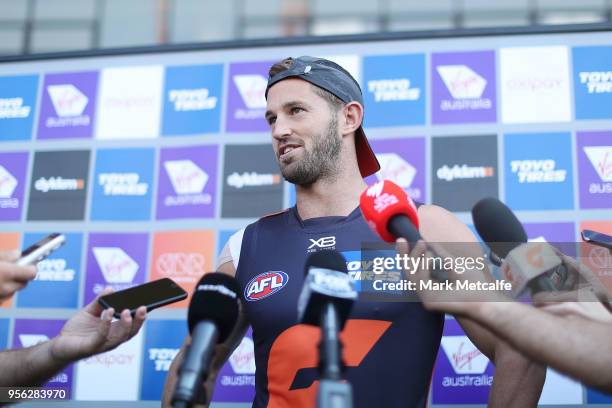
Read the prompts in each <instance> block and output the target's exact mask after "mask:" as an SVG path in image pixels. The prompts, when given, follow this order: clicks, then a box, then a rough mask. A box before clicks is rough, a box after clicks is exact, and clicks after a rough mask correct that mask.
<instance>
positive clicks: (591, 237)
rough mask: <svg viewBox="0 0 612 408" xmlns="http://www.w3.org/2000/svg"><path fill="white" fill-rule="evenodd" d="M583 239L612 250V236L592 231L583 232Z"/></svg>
mask: <svg viewBox="0 0 612 408" xmlns="http://www.w3.org/2000/svg"><path fill="white" fill-rule="evenodd" d="M582 239H583V240H584V241H586V242H589V243H591V244H595V245H599V246H602V247H606V248H608V249H610V250H612V236H610V235H606V234H603V233H601V232H597V231H592V230H582Z"/></svg>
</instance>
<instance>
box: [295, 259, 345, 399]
mask: <svg viewBox="0 0 612 408" xmlns="http://www.w3.org/2000/svg"><path fill="white" fill-rule="evenodd" d="M305 272H306V280H305V281H304V287H303V288H302V293H301V294H300V298H299V301H298V320H299V322H300V323H305V324H311V325H315V326H320V327H321V342H320V343H319V372H320V373H321V381H320V383H319V390H318V392H317V407H319V408H350V407H352V406H353V391H352V388H351V385H350V384H349V383H348V382H346V381H342V371H343V368H344V364H343V361H342V342H341V341H340V338H339V333H340V331H341V330H342V328H343V327H344V325H345V323H346V320H347V319H348V315H349V313H350V311H351V308H352V306H353V302H354V301H355V300H356V299H357V291H356V290H355V281H353V278H351V277H350V276H349V275H348V271H347V267H346V259H345V258H344V257H343V256H342V255H341V254H340V253H339V252H337V251H333V250H330V251H325V250H324V251H319V252H315V253H313V254H311V255H310V256H309V257H308V259H307V260H306V267H305Z"/></svg>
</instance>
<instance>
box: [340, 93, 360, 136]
mask: <svg viewBox="0 0 612 408" xmlns="http://www.w3.org/2000/svg"><path fill="white" fill-rule="evenodd" d="M340 114H341V115H342V119H343V120H342V122H341V125H340V132H341V133H342V136H346V135H350V134H352V133H354V132H355V131H356V130H357V129H359V126H361V122H362V121H363V106H361V104H360V103H359V102H355V101H353V102H349V103H347V104H346V105H344V107H343V108H342V111H341V112H340Z"/></svg>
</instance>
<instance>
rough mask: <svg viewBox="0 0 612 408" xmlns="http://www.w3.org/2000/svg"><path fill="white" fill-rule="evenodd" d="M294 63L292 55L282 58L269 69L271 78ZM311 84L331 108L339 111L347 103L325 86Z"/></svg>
mask: <svg viewBox="0 0 612 408" xmlns="http://www.w3.org/2000/svg"><path fill="white" fill-rule="evenodd" d="M292 65H293V58H291V57H289V58H285V59H283V60H280V61H278V62H277V63H275V64H274V65H272V66H271V67H270V70H269V71H268V76H269V77H270V78H271V77H273V76H274V75H276V74H278V73H279V72H283V71H286V70H288V69H289V68H291V66H292ZM310 85H311V86H312V89H313V91H314V92H315V93H316V94H317V95H319V96H320V97H321V98H323V99H325V101H326V102H327V105H328V106H329V108H330V109H331V110H333V111H338V110H340V109H341V108H342V107H343V106H344V105H345V103H344V102H342V100H341V99H340V98H338V97H337V96H336V95H334V94H333V93H331V92H329V91H326V90H325V89H323V88H319V87H318V86H316V85H313V84H310Z"/></svg>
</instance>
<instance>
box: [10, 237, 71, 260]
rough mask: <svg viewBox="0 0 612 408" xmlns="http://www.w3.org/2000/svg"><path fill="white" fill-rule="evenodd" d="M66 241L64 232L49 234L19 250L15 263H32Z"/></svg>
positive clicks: (43, 257)
mask: <svg viewBox="0 0 612 408" xmlns="http://www.w3.org/2000/svg"><path fill="white" fill-rule="evenodd" d="M64 242H66V237H65V236H64V234H59V233H53V234H50V235H48V236H46V237H44V238H43V239H41V240H40V241H38V242H36V243H35V244H33V245H30V246H29V247H27V248H26V249H24V250H23V251H22V252H21V257H20V258H19V259H18V260H17V262H16V264H17V265H19V266H26V265H33V264H36V263H38V262H40V261H42V260H43V259H45V258H46V257H47V256H49V254H51V252H53V251H55V250H56V249H57V248H59V247H61V246H62V245H63V244H64Z"/></svg>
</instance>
